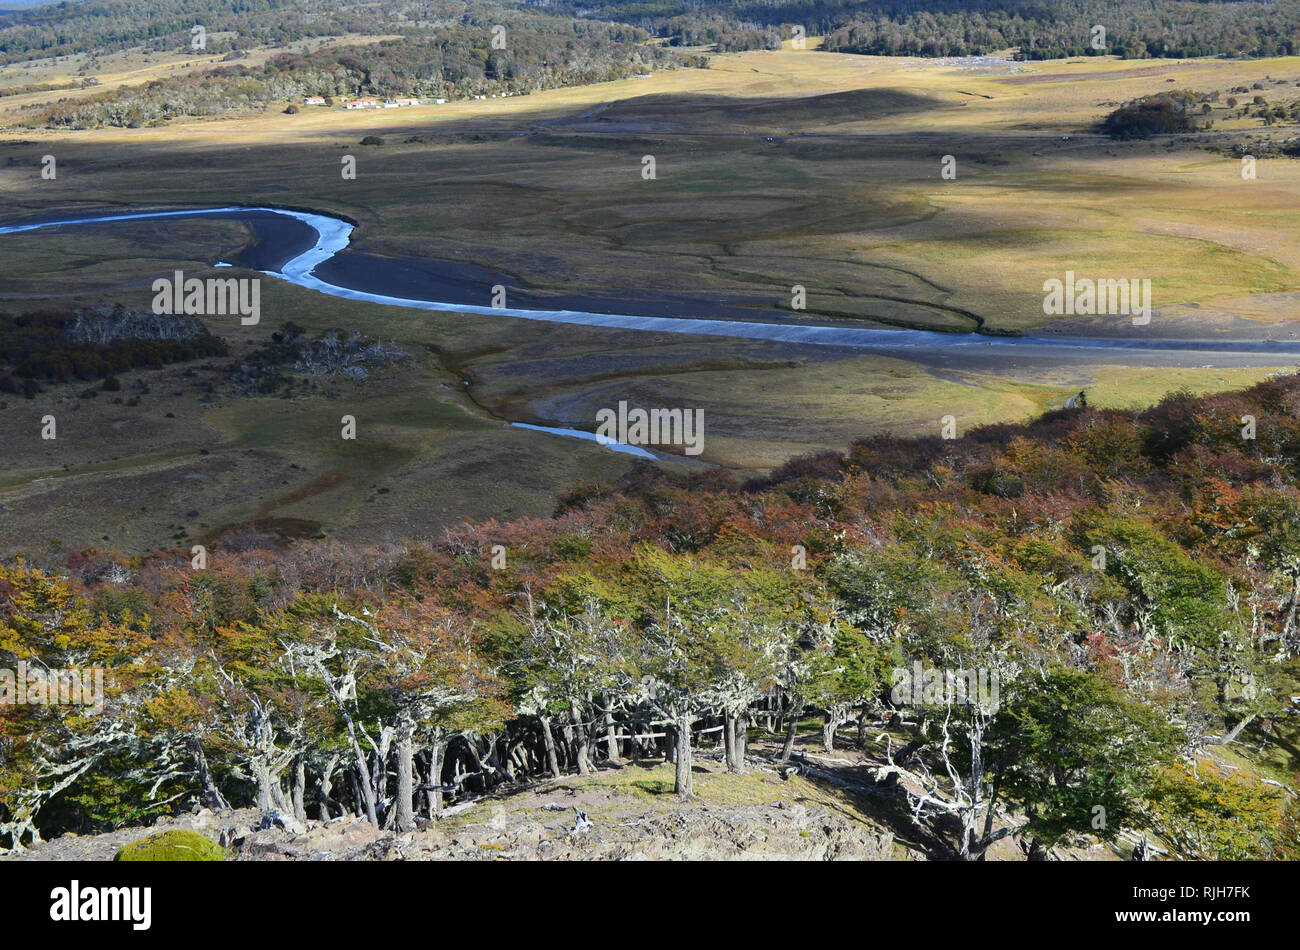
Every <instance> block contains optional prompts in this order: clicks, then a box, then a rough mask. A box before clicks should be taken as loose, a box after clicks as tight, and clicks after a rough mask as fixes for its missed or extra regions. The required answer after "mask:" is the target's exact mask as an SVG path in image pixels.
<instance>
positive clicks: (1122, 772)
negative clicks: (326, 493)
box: [0, 376, 1300, 859]
mask: <svg viewBox="0 0 1300 950" xmlns="http://www.w3.org/2000/svg"><path fill="white" fill-rule="evenodd" d="M1079 402H1080V404H1079V405H1077V406H1075V407H1073V408H1068V409H1061V410H1057V411H1053V412H1051V413H1048V414H1047V415H1044V416H1042V417H1041V418H1039V419H1037V420H1035V421H1033V422H1030V423H1026V424H1016V425H1012V424H1005V425H994V426H986V427H982V428H978V429H974V430H971V431H970V432H967V433H963V434H961V436H960V437H959V438H954V439H943V438H939V437H938V436H935V437H933V438H915V439H902V438H896V437H891V436H883V435H881V436H874V437H870V438H866V439H863V440H860V441H858V442H856V443H855V444H854V445H853V446H852V447H851V449H850V450H849V451H848V452H847V453H846V454H839V453H824V454H820V455H816V456H810V457H804V458H800V459H796V460H793V461H791V462H789V463H788V464H786V465H785V466H783V467H782V468H780V469H779V470H777V471H776V472H774V473H773V474H772V475H771V476H770V477H768V478H764V479H761V480H757V481H753V482H750V483H746V484H738V483H736V482H735V481H734V480H733V479H732V478H731V476H729V475H728V474H727V473H725V472H722V471H708V472H703V473H698V474H692V475H683V476H674V475H670V474H667V473H665V472H664V471H662V470H661V469H659V468H657V467H655V466H653V465H650V464H643V465H640V466H639V467H637V468H636V469H634V470H633V471H632V472H631V473H630V474H629V475H628V476H627V477H626V479H625V481H624V483H623V484H622V485H619V486H602V485H597V484H590V485H584V486H580V487H578V488H576V489H574V490H573V491H571V492H570V493H568V494H567V495H566V496H565V497H563V498H562V499H560V501H559V503H558V505H557V509H556V511H555V513H554V515H553V516H552V517H550V518H542V519H534V520H525V521H519V522H514V523H509V524H498V523H495V522H489V523H482V524H466V525H465V526H463V527H462V528H460V529H458V530H452V531H449V532H447V533H446V534H445V536H443V537H441V538H440V539H438V540H436V541H427V542H416V541H411V542H409V543H405V544H399V545H387V546H375V547H364V548H363V547H349V546H345V545H342V544H338V543H330V542H299V543H294V544H290V545H288V546H284V545H281V544H278V543H274V542H272V541H271V540H270V539H269V538H267V537H265V536H262V535H259V534H258V533H257V531H256V530H253V529H243V530H240V531H232V532H228V533H226V534H225V535H224V536H223V538H219V539H214V540H213V541H212V542H210V544H211V548H210V550H206V551H204V550H200V549H186V550H176V551H163V552H157V553H154V554H150V555H147V556H125V555H122V554H118V553H114V552H110V551H99V550H90V551H81V552H74V553H71V554H69V555H67V556H66V558H61V559H60V561H58V562H54V561H51V560H49V559H48V558H46V559H42V558H40V557H32V558H28V559H25V560H24V559H14V560H11V561H9V562H8V563H6V564H4V565H3V566H0V668H8V669H11V670H12V669H15V668H17V667H18V664H20V663H23V664H26V666H27V668H28V669H29V670H42V669H44V670H52V671H53V670H70V669H86V668H95V667H97V668H102V669H103V670H104V671H105V672H104V681H103V682H104V696H103V707H102V710H98V711H95V710H90V709H87V708H86V707H85V706H76V705H33V704H28V705H0V846H3V847H7V848H11V849H12V848H19V847H22V846H24V845H25V844H28V843H30V842H31V841H32V840H33V839H34V836H36V835H38V834H39V835H45V836H49V835H54V834H58V833H60V832H62V831H66V830H76V831H79V832H84V831H87V830H93V829H97V828H103V827H107V826H113V825H118V824H123V823H132V822H140V821H144V820H147V819H148V818H149V816H150V815H155V814H158V813H163V812H169V811H171V810H173V809H182V808H188V807H190V806H192V805H195V804H200V803H201V804H206V805H209V806H211V807H221V806H223V805H225V804H227V803H229V804H232V805H251V804H256V805H257V806H258V807H261V808H264V809H277V810H280V811H282V812H284V813H286V814H288V813H293V814H295V815H298V816H303V815H307V814H310V815H311V816H312V817H322V818H325V817H335V816H339V815H343V814H352V815H358V816H364V817H365V818H366V819H367V820H369V821H370V822H371V823H373V824H375V825H377V826H381V827H386V828H396V829H409V828H411V827H412V826H413V824H414V822H415V821H416V820H417V819H418V818H419V817H421V816H432V815H437V814H438V813H439V812H440V811H441V810H442V809H443V808H444V807H446V805H447V803H448V802H452V801H461V800H466V799H470V798H473V797H475V796H478V795H482V794H483V793H485V792H487V791H490V790H492V789H495V788H499V787H501V786H503V785H505V786H508V785H511V784H513V783H519V782H524V781H527V780H528V778H529V777H531V776H546V775H558V774H561V773H563V772H575V773H579V774H585V773H587V772H590V771H592V770H593V769H594V768H596V767H597V766H599V765H600V764H601V763H603V762H604V761H606V760H608V759H617V758H619V757H622V756H626V755H660V756H666V757H668V758H670V759H671V760H673V761H675V762H676V765H677V768H676V776H677V779H676V790H677V792H678V794H679V795H681V796H683V797H687V796H690V795H691V794H692V779H691V768H690V766H691V761H692V755H693V754H694V748H693V747H694V743H693V740H692V732H693V730H694V729H697V728H703V727H705V726H709V727H711V728H717V727H721V732H722V735H723V737H724V742H723V747H724V749H725V761H726V763H727V766H728V767H729V768H730V769H731V770H733V771H743V770H745V769H746V768H748V767H752V766H751V765H748V764H747V761H748V760H747V756H746V748H747V743H748V742H749V741H750V739H749V737H750V736H751V735H753V734H754V731H755V730H759V731H760V732H761V731H762V730H769V729H770V730H771V732H772V735H773V736H774V738H775V741H774V743H773V744H772V747H773V748H774V749H777V750H779V751H775V752H774V753H773V754H774V755H775V756H776V757H777V758H778V759H779V758H785V757H788V756H789V754H790V750H791V743H792V742H793V740H794V737H795V735H796V730H797V729H798V727H799V724H800V722H801V720H806V719H808V718H809V717H817V718H818V719H820V721H821V723H822V732H823V736H822V741H823V743H824V744H825V746H826V747H827V748H828V749H830V748H835V747H837V744H844V743H846V742H851V741H853V740H852V738H851V736H846V734H845V732H844V731H840V730H839V727H841V726H843V725H846V724H850V723H853V722H855V721H856V722H857V723H858V724H859V726H860V728H859V731H858V740H857V741H862V729H863V728H865V727H866V726H868V725H869V726H870V727H871V731H872V734H873V735H875V734H876V733H879V732H881V731H882V730H884V731H885V732H886V734H887V735H889V736H890V737H891V741H890V743H889V745H888V749H889V751H888V755H887V762H888V768H887V769H882V770H881V773H882V779H884V778H887V775H886V774H885V773H889V772H891V771H892V772H899V771H905V772H906V773H907V774H908V775H911V776H914V777H916V781H917V783H918V784H919V785H921V786H923V787H925V788H926V789H928V790H929V791H928V792H927V793H926V794H925V795H923V796H917V795H915V794H912V793H910V792H909V793H908V795H907V802H906V808H907V810H908V812H910V815H911V817H912V818H913V819H914V820H918V821H919V820H925V819H926V817H927V816H931V815H934V814H942V815H944V816H946V817H947V819H949V821H948V824H947V825H945V826H944V827H947V828H949V829H951V834H952V836H953V842H952V852H953V853H954V854H960V855H962V856H963V857H966V858H971V859H978V858H980V857H981V856H982V855H984V854H985V852H986V850H987V849H988V847H989V846H990V845H991V844H992V842H994V841H996V840H999V839H1001V838H1003V837H1007V836H1010V837H1012V838H1014V839H1015V840H1018V841H1019V842H1020V843H1021V845H1022V847H1023V849H1024V851H1025V853H1026V854H1027V855H1028V856H1029V857H1042V856H1043V855H1044V854H1045V853H1046V852H1047V851H1048V850H1049V849H1050V848H1052V847H1053V846H1056V845H1060V844H1066V843H1070V842H1072V841H1075V840H1078V839H1079V838H1080V837H1081V836H1089V837H1091V838H1092V839H1101V840H1113V839H1114V838H1115V837H1116V836H1117V835H1119V834H1120V833H1121V832H1132V831H1134V830H1138V829H1149V830H1151V831H1152V832H1154V833H1155V834H1157V835H1158V836H1159V838H1160V840H1161V841H1163V842H1166V843H1167V845H1168V846H1169V847H1170V848H1171V849H1173V851H1174V853H1176V854H1178V855H1181V856H1183V857H1198V858H1253V857H1291V858H1297V857H1300V809H1298V808H1297V805H1296V797H1295V794H1294V792H1293V791H1290V790H1288V787H1287V786H1291V787H1292V788H1293V787H1294V785H1295V780H1296V776H1295V775H1294V774H1288V773H1287V771H1286V767H1285V766H1284V765H1280V766H1279V765H1275V766H1271V767H1268V768H1262V769H1261V768H1259V767H1258V766H1256V767H1253V768H1246V767H1243V766H1245V765H1246V764H1247V763H1249V762H1250V761H1256V762H1259V761H1264V760H1267V759H1268V758H1269V755H1270V752H1271V750H1277V749H1283V750H1285V749H1287V748H1291V746H1290V743H1292V742H1293V741H1294V737H1295V707H1294V700H1293V699H1292V697H1293V696H1294V695H1295V694H1296V693H1298V692H1300V689H1297V687H1296V675H1297V670H1298V666H1297V657H1298V656H1300V376H1278V377H1274V378H1271V379H1269V380H1268V381H1266V382H1263V383H1261V384H1259V385H1257V386H1255V387H1253V388H1251V389H1249V390H1246V391H1244V392H1238V393H1228V394H1222V395H1217V396H1212V397H1204V398H1193V397H1191V396H1189V395H1186V394H1173V395H1170V396H1168V397H1166V398H1165V399H1164V400H1163V401H1162V402H1161V403H1160V404H1159V405H1157V406H1155V407H1153V408H1151V409H1149V410H1145V411H1140V412H1134V411H1118V410H1106V411H1099V410H1097V409H1094V408H1090V407H1088V406H1087V405H1086V404H1085V402H1086V401H1085V400H1080V401H1079ZM937 427H938V425H937V423H936V429H937ZM918 665H919V666H923V667H925V668H927V669H934V670H940V671H954V670H964V671H979V673H980V675H981V678H982V679H984V678H991V679H992V680H993V681H994V682H995V683H996V684H998V687H999V689H998V695H997V697H996V701H994V702H986V701H985V697H984V696H983V694H982V692H981V695H980V697H979V699H978V700H976V699H975V698H974V697H973V696H966V697H962V696H960V695H958V696H956V697H954V694H953V693H952V692H947V693H945V692H944V691H943V690H938V691H934V690H929V689H926V690H913V691H912V692H911V693H910V694H907V695H904V696H903V697H902V698H901V700H900V698H899V696H898V694H897V691H896V689H892V688H893V687H897V685H898V676H897V671H898V670H899V669H905V670H910V669H914V668H917V667H918ZM29 676H30V673H29ZM38 680H39V677H38ZM29 688H31V687H29ZM782 736H784V737H785V742H784V749H780V745H781V740H780V737H782ZM638 737H648V738H638ZM1243 753H1248V754H1245V755H1243ZM1252 757H1254V758H1252ZM1273 761H1274V762H1283V763H1285V762H1286V761H1288V759H1287V756H1286V755H1285V754H1282V755H1280V756H1277V757H1275V758H1274V759H1273ZM1290 761H1294V759H1291V760H1290ZM895 777H896V776H895ZM1099 815H1101V816H1102V818H1101V819H1100V820H1098V816H1099ZM1012 819H1014V820H1012Z"/></svg>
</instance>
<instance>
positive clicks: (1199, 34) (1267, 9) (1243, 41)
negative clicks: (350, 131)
mask: <svg viewBox="0 0 1300 950" xmlns="http://www.w3.org/2000/svg"><path fill="white" fill-rule="evenodd" d="M503 17H504V18H515V19H519V18H521V17H525V18H530V19H531V20H533V21H534V22H536V21H537V20H540V19H549V20H552V21H555V22H562V21H563V20H564V19H568V18H578V19H583V20H586V21H589V22H590V23H591V24H595V23H599V22H605V23H610V22H617V23H623V24H632V25H634V26H635V27H637V28H638V29H642V30H645V31H646V32H647V33H649V34H651V35H654V36H657V37H661V38H664V39H667V40H668V41H669V42H670V43H671V44H675V45H683V46H700V45H716V46H717V48H718V49H720V50H722V51H728V50H740V49H763V48H773V46H774V45H775V44H776V43H777V42H779V39H780V37H781V36H783V35H784V36H789V35H791V27H793V26H795V25H798V26H801V27H802V28H803V29H804V31H805V34H806V35H807V36H822V35H824V36H825V37H826V40H825V45H824V48H825V49H829V50H833V51H839V52H850V53H872V54H880V55H889V56H893V55H914V56H970V55H981V54H988V53H991V52H994V51H999V50H1005V49H1009V48H1012V47H1015V48H1018V50H1019V53H1018V54H1017V55H1018V56H1020V57H1021V58H1026V59H1048V58H1054V57H1060V56H1080V55H1096V54H1098V53H1099V52H1104V53H1110V54H1115V55H1119V56H1124V57H1148V56H1174V57H1186V56H1276V55H1290V54H1291V53H1292V52H1293V51H1294V50H1296V49H1297V48H1298V47H1300V2H1297V0H1276V2H1266V0H1197V2H1190V0H1061V2H1053V3H1042V2H1039V0H718V2H700V0H610V2H596V3H591V2H588V0H533V2H528V3H516V2H492V0H445V2H438V3H433V2H428V0H389V2H384V3H361V2H343V3H338V2H332V0H330V2H327V0H146V2H144V3H141V2H139V0H84V2H81V3H59V4H52V5H49V6H43V7H38V8H36V9H33V10H29V11H23V12H20V13H17V14H15V15H12V16H9V17H6V18H5V20H4V21H0V63H4V62H17V61H22V60H26V59H32V58H37V57H44V56H56V55H60V56H64V55H70V54H74V53H97V52H109V51H113V50H119V49H126V48H131V47H137V46H144V47H146V48H147V49H153V50H164V49H186V48H189V43H190V33H189V31H190V28H191V27H193V26H194V25H195V24H202V25H203V26H204V27H205V29H206V30H207V33H208V36H209V42H208V51H209V52H212V53H227V52H230V51H232V50H233V51H238V50H246V49H250V48H252V47H254V46H267V45H284V44H287V43H295V42H299V41H302V40H306V39H311V38H313V37H325V36H343V35H347V34H370V35H376V34H402V35H407V36H418V35H422V34H425V33H428V32H431V31H438V30H464V29H466V28H471V29H472V28H475V27H477V26H478V25H479V24H484V23H487V24H491V23H504V22H506V19H503ZM1095 26H1101V27H1104V29H1105V43H1104V49H1102V50H1098V49H1096V48H1095V46H1094V45H1093V41H1094V33H1093V28H1094V27H1095Z"/></svg>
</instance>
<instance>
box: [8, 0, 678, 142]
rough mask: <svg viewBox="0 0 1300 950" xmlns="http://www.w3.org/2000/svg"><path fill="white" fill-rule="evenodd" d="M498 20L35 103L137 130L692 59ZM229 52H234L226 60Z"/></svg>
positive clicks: (627, 41)
mask: <svg viewBox="0 0 1300 950" xmlns="http://www.w3.org/2000/svg"><path fill="white" fill-rule="evenodd" d="M493 25H494V24H493V23H492V22H491V21H483V22H478V23H469V24H462V25H459V26H458V27H456V28H454V29H451V28H443V29H437V30H433V31H431V32H428V33H421V34H419V35H416V36H412V37H410V38H406V39H400V40H385V41H383V42H379V43H367V44H358V45H346V46H332V47H326V48H321V49H317V50H313V51H311V52H308V53H282V54H279V55H276V56H274V57H272V58H271V59H269V60H268V61H267V62H266V63H265V64H263V65H258V66H252V67H249V66H244V65H241V64H239V63H238V61H237V59H236V60H235V61H232V62H231V65H229V66H220V67H217V68H215V69H206V70H194V71H191V72H188V73H185V74H182V75H179V76H174V77H168V78H166V79H160V80H155V81H153V82H150V83H148V84H146V85H143V86H132V87H126V88H122V89H116V90H113V91H111V92H106V93H101V94H99V95H92V96H89V97H83V98H78V99H65V100H61V101H59V102H57V103H56V104H55V105H53V106H49V107H45V108H38V109H35V110H34V116H33V119H32V121H33V122H34V123H35V124H38V125H41V126H46V127H69V128H94V127H97V126H104V125H109V126H122V127H129V128H137V127H139V126H144V125H154V124H158V123H161V122H165V121H167V120H168V119H172V118H175V117H177V116H204V115H219V114H222V113H228V112H236V111H257V110H261V109H265V108H267V107H268V106H270V105H272V104H277V105H278V106H280V107H283V104H284V103H285V102H286V101H288V102H291V103H292V102H295V101H297V100H299V99H301V98H303V97H305V96H322V97H346V98H351V97H378V98H391V97H397V96H414V97H417V98H445V99H455V98H466V97H469V96H475V95H480V96H481V95H495V94H501V93H507V94H512V95H513V94H518V93H529V92H538V91H540V90H543V89H554V88H557V87H560V86H569V85H582V84H586V83H595V82H607V81H609V80H612V79H625V78H627V77H629V76H633V75H635V74H637V73H642V72H646V71H648V70H652V69H661V68H672V67H675V66H678V65H682V64H684V63H688V62H689V60H688V59H685V58H683V57H679V56H677V55H674V54H673V53H671V52H670V51H668V50H666V49H664V48H662V47H659V46H652V45H645V44H644V43H643V42H642V41H643V40H644V39H645V38H646V34H644V33H642V32H640V31H638V30H636V29H634V28H632V27H620V26H617V25H610V24H604V23H586V22H577V23H570V22H568V21H562V20H554V19H545V18H530V19H523V20H518V21H516V20H513V19H511V20H507V22H506V24H504V25H505V27H506V30H507V32H506V34H505V35H506V36H507V37H508V39H507V40H506V43H505V47H504V48H503V49H494V48H493V47H492V39H493V33H492V27H493ZM226 58H229V57H226Z"/></svg>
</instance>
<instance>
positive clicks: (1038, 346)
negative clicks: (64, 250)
mask: <svg viewBox="0 0 1300 950" xmlns="http://www.w3.org/2000/svg"><path fill="white" fill-rule="evenodd" d="M196 217H223V218H234V219H239V220H242V221H244V222H245V223H247V224H250V225H252V224H253V223H254V220H260V221H262V222H266V221H268V220H270V221H278V222H280V223H282V224H283V223H285V222H296V223H297V226H298V230H300V231H301V233H300V234H297V235H296V239H294V240H290V239H289V236H288V232H286V231H284V229H281V230H280V231H279V232H278V233H277V234H263V235H260V237H261V240H260V241H259V242H258V244H259V248H258V250H257V254H256V255H255V256H253V257H246V258H245V259H244V260H243V261H241V262H240V263H242V264H244V265H245V266H250V267H252V268H253V269H256V270H259V271H261V272H262V273H265V274H267V275H268V276H272V277H278V278H281V279H283V280H287V281H289V282H290V283H293V284H297V285H298V286H299V287H306V288H308V289H310V290H315V291H318V292H320V293H323V294H329V295H330V296H333V297H344V298H347V299H350V300H360V301H365V302H367V303H374V304H380V305H383V306H393V307H408V308H412V309H416V310H438V311H453V312H456V313H470V314H484V315H489V316H498V317H499V316H507V317H516V318H518V319H521V320H536V321H542V322H546V323H561V324H577V325H580V326H588V327H608V328H611V329H619V330H640V331H649V332H655V333H681V334H692V335H697V336H719V337H733V338H742V339H750V340H766V341H772V342H777V343H787V344H803V345H814V346H835V347H850V348H858V349H867V350H874V351H878V352H881V353H884V354H890V353H894V354H897V355H899V356H903V357H904V358H912V359H915V358H917V357H918V356H922V355H926V356H930V357H933V356H937V355H942V356H943V357H944V362H947V363H952V362H960V361H963V360H961V357H963V356H966V357H970V358H974V359H976V360H979V362H981V363H982V364H984V365H985V366H986V367H987V366H988V365H989V364H990V363H994V364H996V363H997V362H998V361H1000V360H1003V359H1006V358H1011V357H1032V358H1040V359H1043V358H1046V359H1055V360H1059V361H1068V362H1081V361H1087V362H1093V363H1097V362H1117V363H1127V364H1129V365H1153V366H1156V365H1158V366H1244V365H1257V366H1274V365H1284V364H1288V363H1291V362H1300V359H1297V360H1292V359H1288V357H1292V356H1295V357H1300V342H1275V341H1267V340H1264V341H1231V342H1229V341H1224V342H1218V341H1185V340H1155V339H1149V340H1142V339H1112V338H1096V339H1077V338H1064V337H1031V336H1016V337H1003V336H988V335H983V334H976V333H965V334H957V333H939V332H933V331H926V330H892V329H876V328H868V327H851V326H830V325H824V326H819V325H811V324H802V323H800V324H792V323H780V322H771V323H764V322H758V321H753V320H740V319H724V318H719V319H700V318H692V317H676V316H671V317H670V316H637V315H632V314H622V313H602V312H596V311H592V310H577V309H574V310H548V309H542V308H540V307H538V308H523V307H500V308H498V307H490V306H481V305H477V304H472V303H467V302H464V297H465V296H466V295H465V294H464V293H460V294H459V296H461V297H462V299H461V300H447V299H445V298H446V297H447V296H451V295H452V294H450V293H448V292H446V291H448V289H449V287H450V286H451V285H450V284H449V282H448V281H447V280H445V279H443V280H437V279H432V280H431V279H429V278H428V275H427V274H422V273H420V272H419V271H418V269H416V270H413V269H412V268H411V267H407V268H405V270H402V269H401V268H395V267H392V266H391V263H392V262H385V261H384V259H381V258H373V257H371V258H361V259H359V261H353V266H351V267H344V266H342V258H340V255H341V252H344V251H346V250H347V249H348V245H349V242H350V240H351V237H352V231H353V225H352V224H351V223H350V222H348V221H344V220H342V219H340V218H335V217H332V216H329V215H324V214H316V213H312V212H307V211H297V210H290V209H285V208H272V207H261V206H235V205H231V206H226V207H221V208H203V209H183V210H172V211H141V212H134V213H130V214H110V215H95V216H90V217H82V218H65V219H59V220H52V221H36V222H29V223H20V224H11V225H6V226H0V234H20V233H24V232H29V231H36V230H41V229H45V228H62V227H69V226H86V225H104V224H111V223H113V222H121V221H135V220H142V219H152V218H196ZM304 226H305V230H303V228H304ZM255 230H256V228H255ZM304 235H306V236H305V237H304ZM311 235H314V240H313V239H312V238H311ZM277 239H278V244H277ZM308 244H310V246H307V245H308ZM343 257H344V258H346V257H348V255H343ZM219 263H226V262H219ZM358 263H360V264H361V265H362V266H356V265H357V264H358ZM385 265H387V268H388V269H387V270H385V269H384V268H385ZM453 266H455V265H453ZM376 274H378V275H379V276H378V277H376ZM402 275H405V277H404V279H402ZM340 281H347V282H349V283H352V284H354V285H355V284H363V285H364V284H369V285H371V288H372V289H362V287H358V286H348V285H347V283H341V282H340ZM377 281H378V282H380V283H384V282H386V283H388V284H400V285H401V286H400V295H399V294H398V293H384V292H379V290H377V289H374V285H375V283H376V282H377ZM385 289H395V288H389V287H385ZM429 289H432V290H435V291H437V290H442V291H444V292H443V293H440V294H438V296H440V297H443V298H444V299H438V300H434V299H425V298H424V297H420V296H407V295H406V294H410V293H415V292H417V291H424V292H428V290H429ZM484 296H485V295H483V294H481V292H478V291H476V293H475V295H474V299H480V300H481V299H483V298H484ZM682 309H684V308H683V307H682V306H681V305H680V304H678V303H676V302H675V303H674V308H673V312H682ZM715 312H725V311H722V310H715ZM773 314H774V316H780V314H779V313H778V312H777V311H773ZM1099 350H1105V351H1107V353H1106V354H1105V356H1104V357H1103V356H1102V355H1101V354H1100V353H1098V351H1099ZM1279 357H1281V358H1280V359H1279Z"/></svg>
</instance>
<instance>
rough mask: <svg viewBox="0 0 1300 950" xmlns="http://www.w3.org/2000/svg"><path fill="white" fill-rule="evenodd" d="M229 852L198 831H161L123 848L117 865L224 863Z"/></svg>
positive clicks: (118, 854)
mask: <svg viewBox="0 0 1300 950" xmlns="http://www.w3.org/2000/svg"><path fill="white" fill-rule="evenodd" d="M229 854H230V852H228V851H227V850H226V849H225V848H223V847H221V845H219V844H217V843H216V842H214V841H210V840H209V839H207V838H205V837H203V835H201V834H199V833H198V832H197V831H182V830H175V831H160V832H159V833H158V834H154V835H150V836H149V837H147V838H141V839H140V840H139V841H135V842H132V843H131V844H128V845H123V846H122V848H121V849H120V850H119V851H118V852H117V854H115V855H114V856H113V860H114V861H224V860H225V859H226V858H227V857H228V856H229Z"/></svg>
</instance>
